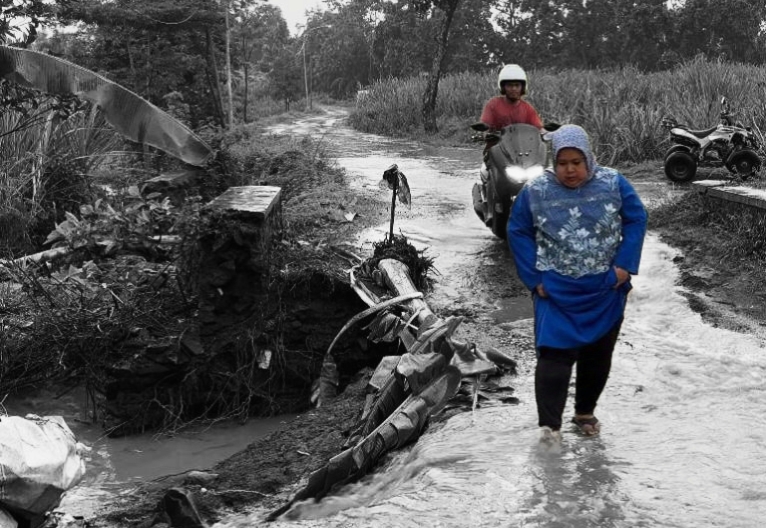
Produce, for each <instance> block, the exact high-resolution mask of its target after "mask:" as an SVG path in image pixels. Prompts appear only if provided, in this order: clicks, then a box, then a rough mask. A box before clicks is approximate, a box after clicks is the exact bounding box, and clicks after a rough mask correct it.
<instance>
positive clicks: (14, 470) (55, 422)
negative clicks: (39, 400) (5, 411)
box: [0, 414, 87, 516]
mask: <svg viewBox="0 0 766 528" xmlns="http://www.w3.org/2000/svg"><path fill="white" fill-rule="evenodd" d="M86 450H87V448H86V447H85V446H83V445H82V444H80V443H78V442H77V441H76V440H75V437H74V434H73V433H72V431H71V430H70V429H69V426H68V425H67V424H66V422H65V421H64V419H63V418H62V417H61V416H46V417H40V416H36V415H33V414H28V415H27V416H26V417H25V418H22V417H20V416H2V417H0V506H5V507H7V508H8V509H9V510H11V511H13V512H15V513H16V514H20V515H31V516H37V515H41V514H44V513H45V512H47V511H50V510H51V509H53V508H55V507H56V506H57V505H58V504H59V502H60V500H61V495H62V494H63V493H64V492H65V491H66V490H68V489H70V488H72V487H74V486H75V485H77V483H78V482H80V480H81V479H82V476H83V475H84V474H85V461H84V460H83V459H82V457H81V455H82V453H83V452H84V451H86Z"/></svg>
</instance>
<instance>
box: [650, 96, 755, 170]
mask: <svg viewBox="0 0 766 528" xmlns="http://www.w3.org/2000/svg"><path fill="white" fill-rule="evenodd" d="M662 126H663V128H666V129H667V130H668V131H669V133H670V141H671V142H672V143H673V144H672V145H671V146H670V148H669V149H668V150H667V152H666V153H665V160H664V163H663V165H664V167H665V175H666V176H667V177H668V178H669V179H670V180H671V181H674V182H688V181H691V180H692V179H693V178H694V176H695V175H696V174H697V167H698V166H705V167H726V168H727V169H728V170H729V172H731V173H733V174H735V175H737V176H738V177H740V178H742V179H745V178H748V177H750V176H752V175H754V174H756V173H757V172H758V171H759V170H760V169H761V158H760V156H759V155H758V150H759V149H760V148H761V145H760V142H759V140H758V138H757V137H756V135H755V134H754V133H753V131H752V128H751V127H749V126H745V125H743V124H742V123H741V122H739V121H737V120H735V118H734V113H732V112H731V109H730V107H729V102H728V101H727V100H726V97H723V98H721V122H720V123H719V124H718V125H716V126H714V127H712V128H708V129H706V130H692V129H690V128H689V127H688V126H686V125H681V124H679V123H678V122H677V121H676V119H675V118H673V117H665V118H663V120H662Z"/></svg>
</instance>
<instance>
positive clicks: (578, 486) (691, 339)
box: [216, 235, 766, 528]
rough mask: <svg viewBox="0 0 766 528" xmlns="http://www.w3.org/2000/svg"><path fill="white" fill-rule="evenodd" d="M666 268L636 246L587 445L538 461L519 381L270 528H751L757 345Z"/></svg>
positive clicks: (754, 522)
mask: <svg viewBox="0 0 766 528" xmlns="http://www.w3.org/2000/svg"><path fill="white" fill-rule="evenodd" d="M673 256H674V251H673V250H672V249H671V248H669V247H667V246H665V245H664V244H662V243H661V242H659V241H658V240H657V239H656V238H655V237H654V236H651V235H650V236H649V237H648V239H647V243H646V246H645V249H644V256H643V260H642V264H641V274H640V275H639V276H637V277H634V284H635V289H634V292H633V293H632V294H631V298H630V300H629V308H628V311H627V314H626V321H625V324H624V326H623V332H622V335H621V337H620V340H619V342H618V345H617V349H616V351H615V359H614V366H613V370H612V375H611V378H610V381H609V383H608V385H607V388H606V390H605V393H604V396H603V398H602V400H601V403H600V406H599V408H598V409H597V414H598V416H599V418H600V419H601V421H602V423H603V429H602V434H601V435H600V436H598V437H594V438H583V437H581V436H579V435H578V434H576V433H575V432H574V431H572V430H571V429H570V428H569V427H567V426H565V428H564V430H563V433H564V434H563V441H562V449H561V452H560V453H544V452H541V451H540V449H539V444H538V436H537V433H538V431H537V427H536V415H535V406H534V398H533V392H532V385H531V376H523V377H520V378H518V379H516V380H515V381H514V384H515V387H516V388H517V391H518V396H519V397H520V399H521V402H522V404H521V405H519V406H508V407H490V408H484V409H479V410H477V412H476V413H475V415H474V414H472V413H470V412H467V413H464V414H460V415H457V416H454V417H452V418H450V419H449V420H448V421H447V422H446V423H445V424H443V426H441V427H434V428H433V429H432V430H427V431H426V432H425V434H424V435H423V436H422V437H421V438H420V439H419V440H418V441H417V443H415V444H414V445H413V446H411V447H409V448H407V449H404V450H401V451H399V452H397V453H395V454H393V456H392V457H391V458H390V459H388V460H387V462H386V463H385V464H383V467H381V468H379V469H378V470H377V471H376V472H375V473H374V474H372V475H369V476H367V477H366V478H365V479H363V480H362V481H360V482H358V483H355V484H351V485H348V486H346V487H344V488H342V489H341V490H339V491H338V492H337V493H335V494H334V495H332V496H329V497H326V498H325V499H324V500H322V501H321V502H319V503H316V504H315V503H312V502H307V503H303V504H300V505H297V506H296V507H295V508H293V511H292V512H288V514H287V518H285V519H281V520H278V521H277V522H276V523H274V524H272V525H271V526H273V527H274V528H278V527H288V526H310V527H320V526H321V527H328V526H329V527H356V526H358V527H362V526H365V527H402V528H404V527H410V526H411V527H413V528H414V527H422V526H441V527H464V526H482V527H498V526H500V527H501V526H526V527H551V526H567V527H583V528H584V527H593V526H599V527H625V528H628V527H631V528H632V527H647V528H656V527H660V526H662V527H665V526H667V527H679V528H681V527H682V528H694V527H711V526H719V527H735V526H736V527H753V528H755V527H759V526H763V517H764V515H766V457H764V456H763V453H764V449H766V427H764V419H763V416H764V415H766V394H765V393H764V392H765V391H764V388H765V387H766V355H765V354H764V336H763V335H745V334H737V333H733V332H730V331H727V330H723V329H719V328H714V327H711V326H709V325H707V324H706V323H704V322H703V321H702V319H701V317H700V316H699V314H697V313H695V312H693V311H692V310H691V309H690V308H689V306H688V303H687V301H686V299H685V298H684V297H683V296H682V295H681V294H680V293H679V292H680V288H679V287H678V286H676V280H677V275H678V272H677V269H676V268H675V267H674V265H673V263H672V258H673ZM514 324H515V325H527V326H528V325H530V324H531V323H530V321H529V320H526V321H520V322H517V323H514ZM570 398H571V396H570ZM569 403H570V405H568V409H567V416H566V417H568V415H569V413H570V412H571V399H570V402H569ZM264 513H265V512H263V511H254V512H252V513H251V514H249V515H240V516H233V517H230V518H227V519H224V520H222V521H221V522H220V523H219V524H218V525H216V528H224V527H225V528H231V527H239V526H243V527H244V526H250V525H253V524H256V523H257V522H258V521H259V520H260V519H261V518H262V516H263V514H264Z"/></svg>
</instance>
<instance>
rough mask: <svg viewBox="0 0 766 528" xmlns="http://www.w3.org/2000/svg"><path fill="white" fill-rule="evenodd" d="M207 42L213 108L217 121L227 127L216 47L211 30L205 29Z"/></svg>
mask: <svg viewBox="0 0 766 528" xmlns="http://www.w3.org/2000/svg"><path fill="white" fill-rule="evenodd" d="M205 42H206V43H207V70H208V84H209V85H210V93H211V95H212V96H213V107H214V109H215V113H216V119H217V120H218V123H219V124H220V125H221V126H222V127H225V126H226V114H224V111H223V100H222V99H221V82H220V79H219V78H218V63H217V62H216V60H215V46H213V36H212V35H211V34H210V28H205Z"/></svg>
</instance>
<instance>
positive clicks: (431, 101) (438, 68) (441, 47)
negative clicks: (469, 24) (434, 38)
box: [423, 0, 460, 133]
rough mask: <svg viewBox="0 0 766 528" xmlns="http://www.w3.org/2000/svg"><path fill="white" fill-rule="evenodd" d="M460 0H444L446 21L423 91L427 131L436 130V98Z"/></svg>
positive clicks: (424, 120)
mask: <svg viewBox="0 0 766 528" xmlns="http://www.w3.org/2000/svg"><path fill="white" fill-rule="evenodd" d="M459 3H460V0H446V1H445V2H443V7H442V10H443V11H444V22H443V24H442V28H441V33H440V35H439V42H438V47H437V50H436V56H435V57H434V61H433V65H432V67H431V74H430V75H429V76H428V83H427V84H426V91H425V92H424V93H423V128H424V129H425V131H426V132H431V133H433V132H436V131H438V127H437V126H436V98H437V95H438V93H439V79H441V76H442V69H443V67H444V58H445V57H446V55H447V44H448V42H449V31H450V26H452V19H453V18H454V17H455V10H456V9H457V6H458V4H459Z"/></svg>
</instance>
